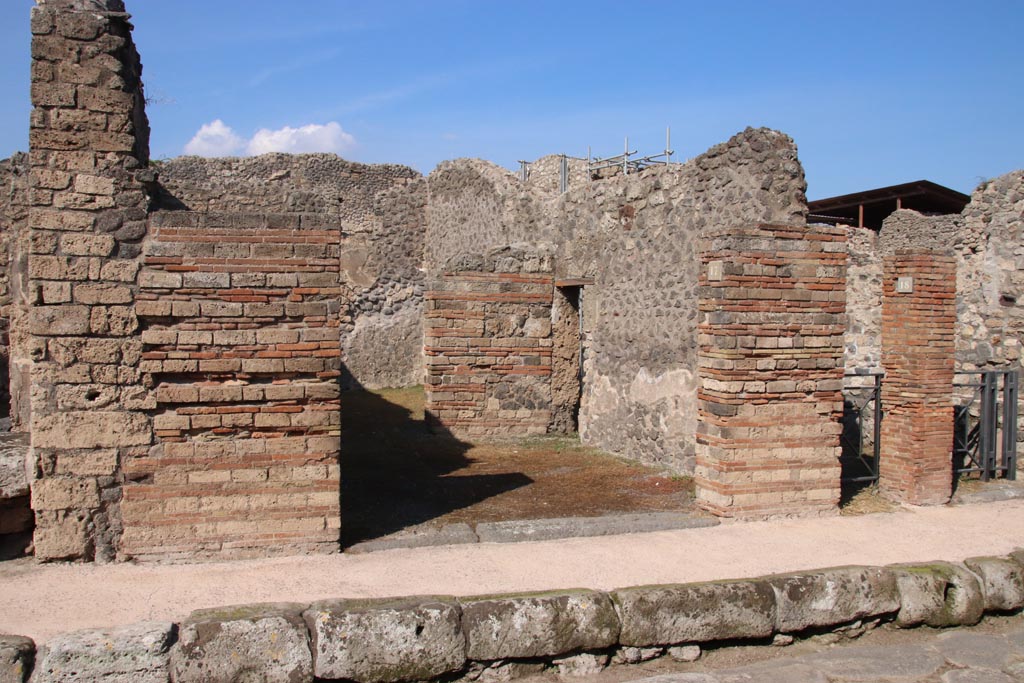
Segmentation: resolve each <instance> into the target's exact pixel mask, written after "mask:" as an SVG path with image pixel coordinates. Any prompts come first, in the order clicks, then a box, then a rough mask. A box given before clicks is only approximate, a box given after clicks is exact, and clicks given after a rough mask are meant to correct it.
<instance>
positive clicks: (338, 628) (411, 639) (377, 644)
mask: <svg viewBox="0 0 1024 683" xmlns="http://www.w3.org/2000/svg"><path fill="white" fill-rule="evenodd" d="M304 617H305V619H306V624H307V625H308V626H309V631H310V634H311V635H312V649H313V669H314V674H315V675H316V676H317V677H318V678H347V679H351V680H355V681H360V682H361V683H390V682H392V681H420V680H428V679H431V678H434V677H436V676H440V675H442V674H445V673H449V672H452V671H458V670H459V669H461V668H462V667H463V665H464V664H465V662H466V640H465V637H464V636H463V634H462V628H461V624H460V620H459V617H460V614H459V607H458V605H457V604H456V603H455V602H454V601H453V600H452V599H449V598H437V597H420V598H401V599H397V600H339V601H330V602H320V603H316V604H314V605H312V606H311V607H310V608H309V609H308V610H307V611H306V612H305V614H304Z"/></svg>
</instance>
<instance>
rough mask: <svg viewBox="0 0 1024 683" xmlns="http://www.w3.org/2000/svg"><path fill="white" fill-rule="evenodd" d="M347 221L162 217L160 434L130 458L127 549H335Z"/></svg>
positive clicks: (155, 365) (157, 349)
mask: <svg viewBox="0 0 1024 683" xmlns="http://www.w3.org/2000/svg"><path fill="white" fill-rule="evenodd" d="M338 220H339V219H337V218H335V219H333V220H332V219H330V218H328V217H325V216H322V215H308V214H301V215H300V214H265V215H254V214H222V213H209V214H199V213H192V212H183V211H171V212H167V211H163V212H158V213H155V214H153V216H152V219H151V228H150V231H149V237H148V238H147V240H146V243H145V252H144V254H145V256H144V266H143V269H142V271H141V273H140V274H139V286H140V292H139V298H138V302H137V304H136V309H137V312H138V315H139V317H140V320H141V321H142V325H143V331H142V335H141V340H142V343H143V348H142V362H141V364H140V370H141V371H142V372H143V373H145V376H146V377H147V378H148V379H149V383H150V384H151V385H152V386H153V388H154V395H155V400H156V406H155V409H154V410H152V411H151V414H152V417H153V428H154V435H155V439H156V445H155V446H154V447H153V448H152V449H150V450H149V451H148V452H147V453H144V454H139V455H136V456H132V457H129V458H127V459H125V461H124V462H123V463H122V466H123V468H124V474H125V477H126V482H125V485H124V500H123V502H122V505H121V509H122V514H123V523H124V535H123V538H122V541H121V553H122V555H123V556H125V557H139V556H167V555H173V554H176V553H181V554H188V555H195V554H208V553H220V554H221V555H228V554H234V555H240V554H247V553H251V552H253V551H254V549H261V550H262V552H263V553H264V554H267V553H281V552H296V551H309V550H319V551H326V552H331V551H336V550H337V547H338V546H337V542H338V528H339V526H338V525H339V507H338V506H339V500H338V482H339V467H338V450H339V442H340V435H339V434H340V426H339V425H340V410H339V401H338V394H339V389H338V378H339V376H340V368H341V363H340V356H341V349H340V347H339V344H338V339H339V322H338V311H339V307H340V304H339V301H338V294H339V282H338V249H339V242H340V239H339V236H340V232H341V231H340V228H339V225H338Z"/></svg>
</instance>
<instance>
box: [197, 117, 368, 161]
mask: <svg viewBox="0 0 1024 683" xmlns="http://www.w3.org/2000/svg"><path fill="white" fill-rule="evenodd" d="M355 146H356V140H355V138H354V137H352V135H350V134H349V133H346V132H345V131H344V130H342V128H341V125H340V124H339V123H337V122H336V121H331V122H330V123H327V124H325V125H319V124H315V123H311V124H309V125H306V126H300V127H298V128H292V127H291V126H284V127H283V128H279V129H277V130H269V129H267V128H262V129H260V130H258V131H256V134H255V135H253V136H252V138H251V139H249V140H246V139H244V138H242V137H240V136H239V135H238V134H237V133H235V131H234V130H232V129H231V127H230V126H228V125H226V124H225V123H224V122H223V121H221V120H220V119H217V120H216V121H213V122H212V123H207V124H205V125H203V126H202V127H201V128H200V129H199V132H198V133H196V134H195V135H194V136H193V137H192V139H191V140H189V142H188V144H187V145H185V153H186V154H195V155H198V156H202V157H224V156H234V155H239V154H242V155H245V156H256V155H258V154H267V153H268V152H287V153H291V154H303V153H310V152H333V153H334V154H343V153H346V152H349V151H351V150H352V149H353V148H355Z"/></svg>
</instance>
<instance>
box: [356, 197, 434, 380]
mask: <svg viewBox="0 0 1024 683" xmlns="http://www.w3.org/2000/svg"><path fill="white" fill-rule="evenodd" d="M426 205H427V184H426V181H425V180H423V179H422V178H420V179H416V180H412V181H409V182H408V183H403V184H401V185H396V186H395V187H393V188H391V189H390V190H387V191H385V192H382V193H381V194H379V195H378V196H377V200H376V204H375V209H374V213H375V216H376V218H377V220H378V221H379V225H378V226H376V227H375V228H374V229H373V230H372V231H370V232H368V233H365V235H363V236H361V238H359V239H355V238H353V237H351V236H350V237H345V238H343V240H342V250H341V272H342V282H343V284H344V288H343V290H342V304H343V307H344V310H343V313H342V336H341V344H342V351H343V353H344V359H345V373H346V374H345V377H344V378H343V382H344V383H345V384H346V385H350V384H352V383H358V384H361V385H362V386H364V387H367V388H369V389H378V388H381V387H404V386H411V385H414V384H421V383H422V382H423V291H424V287H425V283H424V273H423V269H422V265H423V248H424V242H423V240H424V232H425V230H426Z"/></svg>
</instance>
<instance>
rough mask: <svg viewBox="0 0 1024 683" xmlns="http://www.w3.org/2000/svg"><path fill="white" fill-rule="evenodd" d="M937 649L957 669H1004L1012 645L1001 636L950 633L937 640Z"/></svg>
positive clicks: (963, 632) (961, 632) (960, 632)
mask: <svg viewBox="0 0 1024 683" xmlns="http://www.w3.org/2000/svg"><path fill="white" fill-rule="evenodd" d="M935 648H936V649H937V650H938V651H939V654H941V655H942V656H943V657H945V658H946V661H947V662H949V663H950V664H952V665H953V666H956V667H986V668H989V669H1002V668H1003V666H1004V665H1005V664H1007V661H1006V660H1007V658H1008V655H1009V650H1010V643H1009V641H1008V640H1007V639H1006V638H1005V637H1003V636H1001V635H999V634H992V633H968V632H966V631H950V632H948V633H943V634H941V635H940V636H939V637H938V638H936V639H935Z"/></svg>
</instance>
